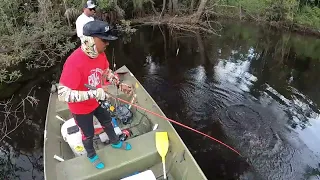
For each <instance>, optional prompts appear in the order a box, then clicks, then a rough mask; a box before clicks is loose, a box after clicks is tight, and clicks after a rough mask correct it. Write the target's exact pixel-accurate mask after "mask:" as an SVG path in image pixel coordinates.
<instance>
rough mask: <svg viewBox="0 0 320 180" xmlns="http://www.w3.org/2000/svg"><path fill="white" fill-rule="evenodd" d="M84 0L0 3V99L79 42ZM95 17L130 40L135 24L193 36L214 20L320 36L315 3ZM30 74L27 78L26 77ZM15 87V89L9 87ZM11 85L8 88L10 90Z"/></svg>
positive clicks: (103, 0)
mask: <svg viewBox="0 0 320 180" xmlns="http://www.w3.org/2000/svg"><path fill="white" fill-rule="evenodd" d="M84 2H85V0H82V1H77V0H57V1H52V0H3V1H1V2H0V12H1V15H0V18H1V20H0V34H1V37H0V43H1V45H0V91H1V92H2V93H1V95H0V99H3V98H8V97H10V95H11V94H12V93H14V92H15V91H16V90H18V89H19V88H20V87H21V85H22V84H23V83H22V82H25V81H27V80H30V79H32V78H34V77H36V76H37V74H38V73H39V72H40V71H46V70H47V69H48V68H51V67H52V66H54V65H56V64H57V63H58V62H61V61H63V60H64V59H65V58H66V57H67V55H68V53H70V52H71V50H73V49H74V48H75V47H76V46H77V43H79V42H78V38H77V37H76V36H75V20H76V18H77V17H78V16H79V15H80V14H81V9H82V4H83V3H84ZM96 2H97V4H98V9H97V13H96V18H97V19H101V20H104V21H108V22H110V23H111V24H113V25H116V27H118V29H120V30H121V33H120V35H122V36H123V37H125V38H122V40H123V41H124V42H128V41H130V34H132V33H134V32H135V30H134V29H133V28H132V24H133V23H142V24H152V25H157V24H166V25H167V26H169V27H170V28H174V29H178V30H187V31H191V32H195V33H199V32H205V33H211V34H218V30H219V29H221V26H219V23H217V22H218V19H219V18H220V19H226V18H233V19H236V20H249V21H257V22H263V23H268V24H272V25H274V26H277V27H286V28H291V29H292V30H299V31H304V30H307V32H312V33H314V34H318V35H319V34H320V33H319V31H318V29H319V28H320V8H319V7H320V4H319V2H318V1H315V0H130V1H124V0H96ZM26 74H28V75H26ZM13 83H14V84H13ZM9 86H10V88H9Z"/></svg>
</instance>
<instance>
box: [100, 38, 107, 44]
mask: <svg viewBox="0 0 320 180" xmlns="http://www.w3.org/2000/svg"><path fill="white" fill-rule="evenodd" d="M101 41H102V42H103V43H105V44H107V43H108V42H109V41H108V40H105V39H101Z"/></svg>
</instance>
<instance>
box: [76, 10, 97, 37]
mask: <svg viewBox="0 0 320 180" xmlns="http://www.w3.org/2000/svg"><path fill="white" fill-rule="evenodd" d="M90 21H94V18H93V17H88V16H87V15H85V14H84V13H82V14H81V15H80V16H79V17H78V18H77V21H76V28H77V36H78V37H79V38H80V39H81V37H82V35H83V26H84V25H85V24H86V23H87V22H90Z"/></svg>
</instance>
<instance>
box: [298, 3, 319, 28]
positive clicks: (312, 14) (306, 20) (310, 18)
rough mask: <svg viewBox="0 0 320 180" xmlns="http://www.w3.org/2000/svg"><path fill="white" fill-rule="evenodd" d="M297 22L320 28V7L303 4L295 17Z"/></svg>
mask: <svg viewBox="0 0 320 180" xmlns="http://www.w3.org/2000/svg"><path fill="white" fill-rule="evenodd" d="M295 21H296V22H297V23H298V24H301V25H305V26H309V27H316V28H320V8H318V7H309V6H305V7H303V8H302V9H301V11H300V12H299V13H298V14H297V16H296V17H295Z"/></svg>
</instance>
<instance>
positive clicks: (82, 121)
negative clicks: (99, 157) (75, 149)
mask: <svg viewBox="0 0 320 180" xmlns="http://www.w3.org/2000/svg"><path fill="white" fill-rule="evenodd" d="M93 116H95V117H96V118H97V119H98V120H99V122H100V124H101V126H102V128H103V130H104V131H105V132H106V133H107V135H108V136H109V140H110V143H117V142H119V137H118V136H117V135H116V133H115V132H114V129H113V126H112V123H111V116H110V113H109V112H108V111H107V110H106V109H103V108H102V107H101V106H99V107H98V108H96V109H95V110H94V111H93V112H91V113H90V114H73V117H74V119H75V121H76V123H77V125H78V126H79V127H80V129H81V132H82V143H83V146H84V148H85V149H86V151H87V156H88V157H89V158H92V157H93V156H95V155H96V151H95V149H94V147H93V137H94V127H93Z"/></svg>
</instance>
